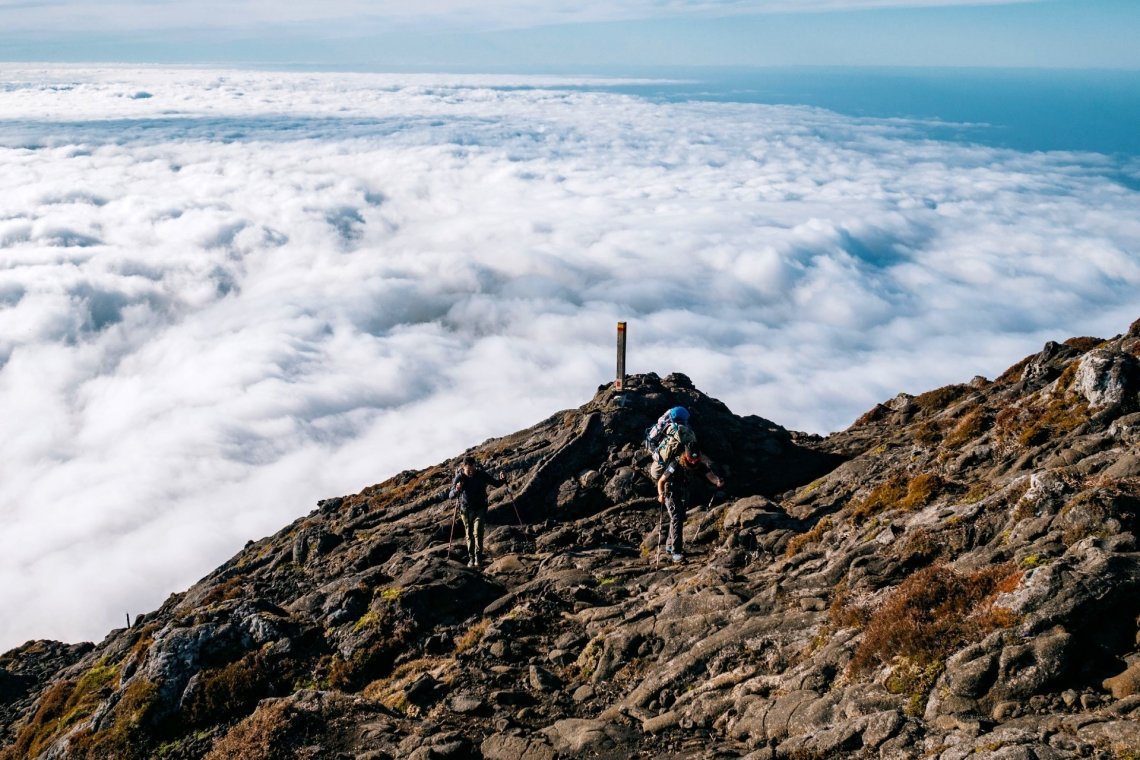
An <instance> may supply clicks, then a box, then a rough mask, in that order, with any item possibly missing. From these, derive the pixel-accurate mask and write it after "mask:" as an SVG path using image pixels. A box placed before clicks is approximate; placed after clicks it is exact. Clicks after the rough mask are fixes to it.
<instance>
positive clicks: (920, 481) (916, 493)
mask: <svg viewBox="0 0 1140 760" xmlns="http://www.w3.org/2000/svg"><path fill="white" fill-rule="evenodd" d="M947 485H948V484H947V482H946V481H945V480H943V479H942V477H941V476H939V475H936V474H934V473H930V472H923V473H919V474H918V475H915V476H914V477H913V478H911V479H910V481H909V482H908V483H907V484H906V495H905V496H903V498H902V499H900V500H899V502H898V503H897V505H896V506H897V507H898V508H899V509H901V510H904V511H908V512H909V511H911V510H915V509H918V508H920V507H924V506H926V505H927V504H929V503H930V502H931V500H932V499H934V497H936V496H938V495H939V494H941V493H942V492H944V491H945V490H946V487H947Z"/></svg>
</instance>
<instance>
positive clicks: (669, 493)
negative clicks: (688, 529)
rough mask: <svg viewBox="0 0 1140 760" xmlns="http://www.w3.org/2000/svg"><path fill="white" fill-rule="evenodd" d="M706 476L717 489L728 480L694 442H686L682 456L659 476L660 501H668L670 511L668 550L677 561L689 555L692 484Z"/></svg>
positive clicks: (658, 499)
mask: <svg viewBox="0 0 1140 760" xmlns="http://www.w3.org/2000/svg"><path fill="white" fill-rule="evenodd" d="M702 477H703V478H704V479H706V480H707V481H708V482H710V483H712V484H713V485H714V486H716V487H717V488H722V487H723V486H724V479H723V478H721V477H720V476H719V475H717V474H716V473H715V472H713V469H712V462H711V461H709V459H708V458H707V457H705V456H704V455H702V454H701V450H700V447H699V446H697V444H696V442H695V441H694V442H692V443H688V444H686V445H685V450H684V451H683V452H682V453H681V454H680V456H678V457H676V458H675V459H674V460H673V461H672V462H670V463H668V464H666V465H665V467H664V469H663V471H662V473H661V476H660V477H659V478H658V479H657V501H658V502H660V503H661V504H664V505H665V511H666V512H668V513H669V538H668V539H666V541H665V551H666V553H668V554H670V555H672V559H673V561H674V562H681V561H682V560H683V559H684V558H685V550H684V544H685V533H684V529H685V511H686V509H687V507H688V501H689V498H690V496H691V491H692V486H693V484H694V483H695V482H696V481H697V479H698V478H702Z"/></svg>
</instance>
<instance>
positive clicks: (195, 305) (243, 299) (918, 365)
mask: <svg viewBox="0 0 1140 760" xmlns="http://www.w3.org/2000/svg"><path fill="white" fill-rule="evenodd" d="M3 74H4V76H3V81H4V82H5V84H4V86H3V87H0V113H2V114H4V117H3V119H2V120H0V417H2V418H3V419H4V420H5V435H4V436H3V437H2V438H0V461H3V462H4V463H5V470H4V473H5V474H4V477H3V478H2V479H0V519H3V521H4V526H5V529H4V531H3V532H0V577H2V578H3V579H5V582H4V583H2V584H0V606H2V607H3V608H5V609H10V610H19V614H17V615H8V616H5V617H4V618H3V621H2V622H0V649H3V648H6V647H8V646H12V645H15V644H18V643H20V642H21V641H23V640H24V639H26V638H30V637H56V638H64V639H70V640H75V639H79V638H91V637H98V636H100V635H101V634H102V633H103V632H104V631H105V630H106V629H107V628H109V627H111V626H113V625H116V624H119V623H120V622H121V621H122V619H123V612H131V613H132V614H134V613H137V612H142V611H146V610H149V609H152V608H154V607H156V606H157V605H158V604H159V603H160V602H161V600H162V599H163V598H164V597H165V596H166V594H168V593H169V592H171V591H173V590H177V589H180V588H183V587H185V586H186V585H188V584H189V583H191V582H193V581H194V580H195V579H196V578H197V577H199V576H201V575H202V574H204V573H205V572H207V571H208V570H209V569H212V568H213V567H215V566H216V565H217V564H219V562H220V561H222V560H224V559H225V558H227V557H228V556H230V555H231V554H232V553H233V552H234V551H236V550H237V549H238V548H239V547H240V546H241V545H242V544H243V543H244V542H245V541H246V540H247V539H250V538H256V537H260V536H262V535H265V534H267V533H270V532H272V531H275V530H276V529H277V528H279V527H280V526H281V525H283V524H284V523H286V522H287V521H288V520H290V519H292V518H293V517H296V516H298V515H300V514H304V513H305V512H307V511H308V510H309V509H311V508H312V507H313V506H314V504H315V501H316V500H317V499H318V498H323V497H328V496H333V495H338V494H343V493H349V492H355V491H357V490H359V489H360V488H362V487H364V486H366V485H369V484H371V483H375V482H378V481H380V480H382V479H384V478H386V477H388V476H390V475H392V474H394V473H395V472H398V471H400V470H402V469H405V468H408V467H421V466H426V465H430V464H433V463H436V462H438V461H441V460H442V459H444V458H447V457H449V456H453V455H455V454H457V453H459V452H461V451H462V450H463V449H465V448H466V447H468V446H470V445H472V444H474V443H477V442H479V441H482V440H484V439H486V438H487V437H489V436H493V435H499V434H505V433H508V432H511V431H514V430H517V429H520V428H523V427H525V426H527V425H530V424H533V423H534V422H536V421H538V420H540V419H542V418H545V417H546V416H548V415H549V414H550V413H552V412H553V411H555V410H557V409H560V408H566V407H569V406H577V405H578V404H581V403H583V402H584V401H586V400H587V399H589V398H590V397H591V395H592V394H593V392H594V389H595V388H596V387H597V386H598V385H599V384H600V383H603V382H606V381H607V380H608V379H609V378H610V376H611V374H612V372H613V366H612V362H613V358H612V345H613V329H614V323H615V322H616V321H617V320H619V319H623V320H627V321H629V323H630V336H631V351H630V357H629V368H630V370H631V371H633V372H648V371H655V372H658V373H661V374H664V373H667V372H670V371H682V372H686V373H687V374H689V375H690V376H691V377H692V378H693V379H694V381H695V382H696V383H697V384H698V386H700V387H701V388H702V389H704V390H706V391H708V392H709V393H711V394H713V395H714V396H717V397H719V398H721V399H722V400H723V401H725V402H726V403H727V404H729V406H730V407H732V408H733V409H734V410H735V411H737V412H739V413H742V414H748V413H752V414H759V415H762V416H764V417H767V418H770V419H772V420H775V421H776V422H778V423H781V424H783V425H786V426H788V427H792V428H797V429H806V430H811V431H818V432H826V431H829V430H834V429H837V428H842V427H845V426H846V425H848V424H850V422H851V421H852V420H853V419H855V418H856V417H857V416H858V415H859V414H860V413H861V412H863V411H864V410H866V409H867V408H869V407H871V406H872V405H873V404H874V403H876V402H878V401H881V400H883V399H886V398H889V397H891V396H893V395H894V394H896V393H898V392H899V391H904V390H905V391H910V392H921V391H924V390H927V389H930V388H932V387H936V386H939V385H942V384H945V383H948V382H954V381H963V380H967V379H969V377H970V376H971V375H973V374H975V373H982V374H989V375H991V376H992V375H993V374H996V373H997V372H999V371H1000V370H1001V369H1004V367H1005V366H1007V365H1008V364H1010V363H1012V362H1013V361H1015V360H1016V359H1018V358H1020V357H1021V356H1022V355H1024V354H1026V353H1029V352H1030V351H1032V350H1035V349H1036V348H1037V347H1039V346H1040V344H1041V343H1043V342H1044V341H1045V340H1047V339H1054V338H1063V337H1067V336H1069V335H1072V334H1075V333H1084V334H1101V335H1108V334H1113V333H1115V332H1119V331H1120V330H1122V329H1123V328H1124V327H1125V326H1127V324H1129V323H1130V322H1131V321H1132V320H1133V319H1135V318H1136V316H1138V315H1137V314H1136V313H1135V308H1136V302H1135V293H1136V292H1137V288H1138V287H1140V253H1138V252H1140V221H1137V220H1140V193H1137V192H1136V191H1135V190H1131V189H1129V188H1128V187H1127V186H1125V185H1124V184H1121V182H1120V181H1118V180H1119V172H1120V167H1118V166H1116V165H1114V164H1113V163H1112V161H1110V160H1109V159H1108V158H1104V157H1101V156H1097V155H1094V154H1084V155H1076V154H1060V153H1054V154H1045V153H1038V154H1025V153H1018V152H1013V151H1002V150H997V149H992V148H986V147H981V146H972V145H963V144H953V143H945V142H937V141H934V140H931V139H930V138H929V137H928V133H927V131H926V127H925V125H922V124H917V123H914V122H907V121H902V120H892V121H883V120H870V119H863V120H861V119H853V118H847V117H842V116H838V115H836V114H834V113H830V112H827V111H822V110H815V109H809V108H799V107H779V106H761V105H744V104H717V103H679V104H668V103H654V102H650V101H646V100H641V99H637V98H633V97H626V96H621V95H617V94H612V93H607V92H602V91H590V90H589V89H577V90H576V89H551V88H550V87H549V86H548V85H552V84H562V85H565V84H567V83H568V80H565V79H540V78H529V79H526V78H511V77H503V78H497V79H491V78H477V77H467V78H461V77H439V76H420V77H395V76H369V75H309V74H295V75H276V74H264V73H262V74H259V73H248V72H245V73H243V72H228V71H192V70H174V71H172V70H159V69H144V70H137V71H135V70H125V69H118V70H116V69H110V70H87V69H78V68H70V69H47V70H33V69H21V68H18V67H7V68H4V69H3ZM504 85H515V86H513V87H507V86H504ZM1133 179H1135V178H1133ZM12 579H18V582H16V581H14V580H12Z"/></svg>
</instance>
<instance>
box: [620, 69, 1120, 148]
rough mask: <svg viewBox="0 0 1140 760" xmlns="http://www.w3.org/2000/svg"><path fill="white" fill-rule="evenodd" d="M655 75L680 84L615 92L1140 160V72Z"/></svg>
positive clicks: (778, 71) (992, 143) (997, 144)
mask: <svg viewBox="0 0 1140 760" xmlns="http://www.w3.org/2000/svg"><path fill="white" fill-rule="evenodd" d="M646 75H647V76H649V74H648V73H646ZM654 75H655V77H656V78H667V79H669V80H672V81H669V82H654V83H649V84H637V85H622V86H616V87H612V88H607V89H608V90H609V91H611V92H625V93H629V94H632V95H638V96H642V97H645V98H649V99H651V100H654V101H663V102H665V101H667V102H679V101H710V102H725V103H765V104H780V105H806V106H814V107H818V108H825V109H827V110H829V111H835V112H836V113H841V114H844V115H847V116H857V117H870V118H888V119H890V118H901V119H917V120H923V121H930V122H941V124H936V123H932V124H930V129H931V137H934V138H936V139H943V140H946V139H949V140H954V141H961V142H974V143H979V144H982V145H989V146H993V147H1000V148H1012V149H1014V150H1021V151H1030V152H1032V151H1091V152H1095V153H1102V154H1105V155H1109V156H1117V157H1121V158H1136V157H1138V156H1140V71H1099V70H1089V71H1084V70H1076V71H1074V70H1055V71H1054V70H1040V69H899V68H881V69H880V68H818V69H816V68H787V69H780V68H770V69H689V70H683V69H682V70H675V71H668V72H662V71H656V72H654Z"/></svg>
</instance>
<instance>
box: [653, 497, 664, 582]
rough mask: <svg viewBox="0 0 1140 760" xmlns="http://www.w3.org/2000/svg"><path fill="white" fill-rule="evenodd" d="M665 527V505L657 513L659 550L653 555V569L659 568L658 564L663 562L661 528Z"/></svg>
mask: <svg viewBox="0 0 1140 760" xmlns="http://www.w3.org/2000/svg"><path fill="white" fill-rule="evenodd" d="M664 527H665V507H664V506H662V507H660V508H659V511H658V513H657V552H656V553H655V555H654V557H653V569H654V570H656V569H657V565H659V564H660V563H661V530H662V528H664Z"/></svg>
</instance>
